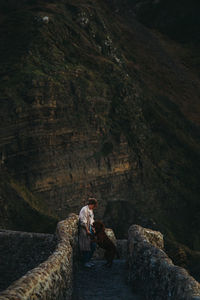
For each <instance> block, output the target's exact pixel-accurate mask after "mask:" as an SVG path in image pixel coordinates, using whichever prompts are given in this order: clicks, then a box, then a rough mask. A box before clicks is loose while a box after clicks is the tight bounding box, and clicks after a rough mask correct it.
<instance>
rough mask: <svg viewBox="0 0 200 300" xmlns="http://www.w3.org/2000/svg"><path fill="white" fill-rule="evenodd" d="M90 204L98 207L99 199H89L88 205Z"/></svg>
mask: <svg viewBox="0 0 200 300" xmlns="http://www.w3.org/2000/svg"><path fill="white" fill-rule="evenodd" d="M90 204H94V205H95V206H97V199H95V198H89V199H88V205H90Z"/></svg>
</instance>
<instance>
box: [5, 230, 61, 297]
mask: <svg viewBox="0 0 200 300" xmlns="http://www.w3.org/2000/svg"><path fill="white" fill-rule="evenodd" d="M56 244H57V242H56V238H55V235H53V234H38V233H27V232H20V231H8V230H0V291H2V290H5V289H6V288H7V287H8V286H9V285H10V284H11V283H12V282H13V281H15V280H17V279H19V278H20V277H21V276H23V275H24V274H25V273H26V272H28V271H29V270H31V269H33V268H34V267H36V266H37V265H39V264H40V263H41V262H43V261H45V260H46V259H47V258H48V256H50V254H52V252H53V251H54V250H55V247H56Z"/></svg>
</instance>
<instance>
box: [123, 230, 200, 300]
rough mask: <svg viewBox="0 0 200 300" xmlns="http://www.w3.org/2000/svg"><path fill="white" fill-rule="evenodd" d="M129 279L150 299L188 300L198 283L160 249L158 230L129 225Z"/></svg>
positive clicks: (197, 290) (197, 289)
mask: <svg viewBox="0 0 200 300" xmlns="http://www.w3.org/2000/svg"><path fill="white" fill-rule="evenodd" d="M128 264H129V281H130V283H131V284H132V286H133V287H134V288H135V289H136V288H137V289H139V290H140V291H141V292H142V293H143V294H144V298H145V299H149V300H161V299H163V300H168V299H170V300H172V299H173V300H191V299H195V297H197V299H198V297H200V284H199V283H198V282H197V281H195V280H194V278H193V277H191V276H190V275H189V274H188V272H187V271H186V270H185V269H183V268H181V267H178V266H176V265H174V264H173V263H172V261H171V259H169V257H168V256H167V254H166V253H165V252H164V251H163V240H162V234H161V233H160V232H156V231H152V230H149V229H146V228H142V227H141V226H138V225H132V226H131V227H130V229H129V238H128Z"/></svg>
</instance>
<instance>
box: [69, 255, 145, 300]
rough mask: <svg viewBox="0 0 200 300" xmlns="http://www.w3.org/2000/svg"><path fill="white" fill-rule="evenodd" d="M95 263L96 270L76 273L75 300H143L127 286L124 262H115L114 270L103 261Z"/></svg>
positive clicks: (80, 270) (83, 270)
mask: <svg viewBox="0 0 200 300" xmlns="http://www.w3.org/2000/svg"><path fill="white" fill-rule="evenodd" d="M94 263H95V266H94V268H92V269H90V270H88V269H83V268H82V269H79V270H78V272H77V273H76V275H75V279H76V280H75V286H74V295H73V300H141V298H140V297H139V295H136V294H135V293H133V291H132V288H131V287H130V286H128V284H127V280H126V276H127V268H126V263H125V261H124V260H118V259H117V260H114V262H113V265H112V268H107V267H105V262H104V261H101V260H98V261H94ZM86 287H87V288H86Z"/></svg>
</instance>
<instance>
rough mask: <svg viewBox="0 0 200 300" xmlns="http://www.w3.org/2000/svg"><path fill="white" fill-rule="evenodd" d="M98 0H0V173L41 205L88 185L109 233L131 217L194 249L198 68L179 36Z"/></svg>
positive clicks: (82, 195) (66, 198)
mask: <svg viewBox="0 0 200 300" xmlns="http://www.w3.org/2000/svg"><path fill="white" fill-rule="evenodd" d="M110 4H111V3H110V2H107V1H97V0H96V1H86V0H84V1H78V0H77V1H70V0H66V1H59V2H57V1H45V2H43V1H31V2H27V1H24V2H22V3H21V4H19V3H15V1H13V3H12V5H11V6H7V5H6V4H5V3H4V6H2V10H1V11H2V21H1V28H0V36H1V40H2V41H3V42H2V43H1V45H0V64H1V69H0V74H1V77H2V81H1V85H0V101H1V111H0V130H1V135H0V147H1V170H2V174H3V172H9V176H10V178H12V181H14V182H16V181H17V182H18V184H19V185H20V186H25V188H26V189H27V190H28V191H29V192H30V194H31V195H34V197H36V198H37V199H41V200H40V202H38V203H37V208H38V210H41V212H42V211H44V210H43V207H47V208H48V210H47V213H48V215H49V216H56V217H57V218H64V217H66V216H67V214H68V213H69V212H72V211H73V212H77V213H78V211H79V209H80V207H81V205H83V203H84V199H86V198H87V197H88V196H90V195H93V196H96V197H97V199H98V200H99V207H98V210H97V212H96V215H97V217H98V218H102V219H103V220H104V221H105V222H106V225H107V226H112V227H113V228H114V230H115V231H116V233H117V235H118V236H119V237H123V236H125V235H126V232H127V229H128V227H129V225H130V224H132V223H139V224H141V225H144V226H150V227H153V228H156V229H159V230H161V231H162V232H164V233H165V234H167V235H168V236H169V237H170V238H171V239H174V240H178V241H179V242H180V243H184V244H186V245H188V246H189V247H191V248H192V249H194V250H199V249H200V239H199V230H200V221H199V220H200V219H199V215H200V203H199V184H198V178H199V176H200V174H199V173H200V171H199V170H200V168H199V149H200V138H199V129H198V128H199V127H198V126H199V104H198V99H199V94H200V85H199V77H198V75H197V73H196V71H195V70H194V68H193V67H192V66H190V63H189V64H188V65H187V66H186V65H184V64H183V61H182V60H181V59H180V58H179V57H178V55H177V53H178V52H177V50H176V48H177V49H182V51H183V52H184V51H185V49H184V47H183V46H182V45H179V44H176V42H175V41H173V42H172V41H171V40H170V39H169V38H165V37H163V36H162V35H161V34H159V33H158V32H155V31H152V30H150V29H148V28H146V27H145V26H144V25H142V24H140V23H139V22H138V21H137V20H136V19H135V18H134V17H133V15H131V18H130V16H128V15H126V14H122V13H120V11H119V10H118V8H117V6H115V7H114V8H113V6H110ZM1 5H3V4H1ZM112 5H113V3H112ZM45 16H47V17H48V18H47V19H43V18H44V17H45ZM184 53H185V52H184ZM1 189H2V193H3V194H4V198H6V195H7V197H10V194H9V193H10V192H8V191H7V189H6V188H5V187H4V185H2V186H1ZM11 193H13V192H12V189H11ZM13 198H15V194H13ZM16 203H17V198H16ZM40 204H41V208H40ZM4 205H5V203H4V202H3V204H2V207H3V208H4ZM16 205H17V204H16ZM3 211H4V210H3ZM24 214H26V210H25V211H24ZM4 218H6V216H5V215H2V220H3V219H4ZM10 222H12V221H10ZM2 224H5V225H4V226H6V222H3V221H2ZM9 224H10V223H9ZM12 226H13V229H14V228H15V226H16V223H15V222H14V221H13V224H11V225H9V227H12ZM24 227H25V228H26V230H28V229H27V223H24ZM33 229H34V226H33V227H31V230H33ZM36 229H37V226H36V227H35V230H36Z"/></svg>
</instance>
